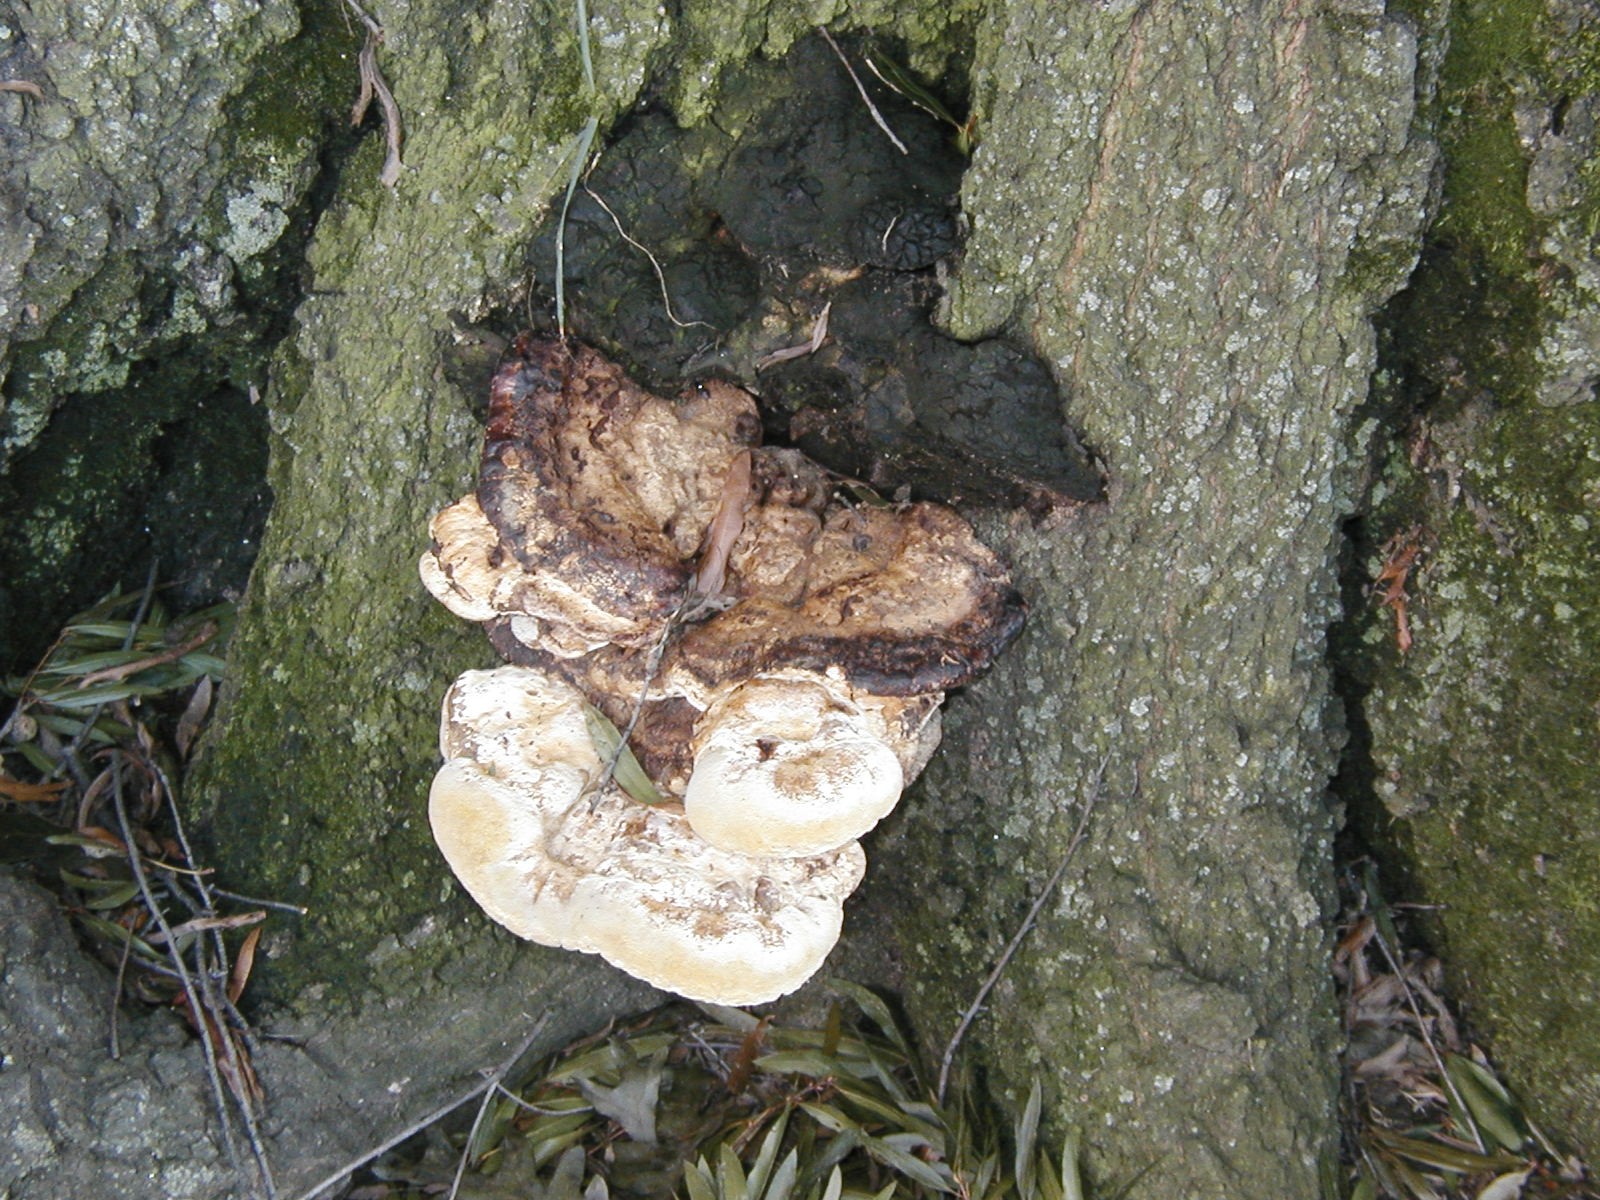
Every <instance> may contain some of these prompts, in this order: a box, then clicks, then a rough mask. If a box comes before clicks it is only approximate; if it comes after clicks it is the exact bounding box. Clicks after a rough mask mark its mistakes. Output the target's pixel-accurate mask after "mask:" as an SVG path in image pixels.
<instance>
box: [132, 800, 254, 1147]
mask: <svg viewBox="0 0 1600 1200" xmlns="http://www.w3.org/2000/svg"><path fill="white" fill-rule="evenodd" d="M111 800H112V804H113V805H114V806H115V808H116V813H117V824H118V825H119V826H121V829H122V840H123V843H124V844H125V845H126V846H127V847H128V865H129V866H130V867H131V868H132V869H133V878H134V881H135V882H136V883H137V884H138V885H139V894H140V895H141V896H143V897H144V903H145V907H146V908H147V909H149V910H150V915H151V916H153V917H154V918H155V922H156V924H157V925H158V926H160V928H161V931H162V932H163V933H165V934H166V935H167V954H168V956H169V958H170V960H171V962H172V965H173V967H174V968H175V969H176V970H177V972H178V978H179V980H180V981H182V983H183V994H184V997H185V998H186V999H187V1000H188V1002H189V1011H190V1012H191V1013H193V1014H195V1017H196V1019H197V1020H198V1019H199V1018H200V1014H201V1013H202V1012H203V1011H204V1010H203V1009H202V1008H201V1007H200V994H199V992H198V991H197V990H196V988H195V984H194V980H193V979H192V978H191V977H190V975H189V968H188V967H187V966H185V965H184V961H183V955H181V954H180V953H178V948H177V946H176V945H175V944H174V943H173V941H172V928H171V926H169V925H168V924H167V916H166V914H165V913H164V912H162V911H161V906H160V905H159V904H157V903H156V898H155V894H154V893H153V892H152V891H151V890H150V880H149V878H148V877H147V876H146V875H145V873H144V864H143V863H142V862H141V861H140V860H139V848H138V846H137V845H135V844H134V840H133V827H132V825H130V824H129V822H128V812H127V808H126V806H125V805H124V804H123V802H122V772H121V771H117V772H116V773H115V774H114V775H113V776H112V784H111ZM200 1048H201V1050H202V1051H203V1052H204V1054H205V1060H206V1078H207V1079H208V1080H210V1083H211V1099H212V1101H213V1102H214V1103H215V1105H216V1109H217V1121H218V1123H219V1124H220V1125H221V1127H222V1144H223V1146H224V1147H225V1148H226V1149H227V1151H228V1161H229V1162H231V1163H232V1164H233V1170H234V1173H235V1174H236V1175H238V1176H239V1177H240V1178H241V1179H242V1178H243V1177H244V1166H243V1164H242V1163H241V1162H240V1161H239V1146H238V1143H237V1142H235V1141H234V1137H233V1121H232V1119H231V1118H230V1117H229V1115H228V1097H227V1094H226V1093H225V1092H224V1091H223V1086H222V1074H221V1072H220V1071H218V1070H217V1056H216V1051H215V1050H214V1049H213V1047H212V1045H211V1039H210V1038H209V1037H207V1036H206V1034H205V1030H204V1029H202V1030H200Z"/></svg>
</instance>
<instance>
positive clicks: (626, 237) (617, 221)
mask: <svg viewBox="0 0 1600 1200" xmlns="http://www.w3.org/2000/svg"><path fill="white" fill-rule="evenodd" d="M596 161H597V162H598V159H596ZM583 190H584V191H585V192H586V193H587V194H588V196H589V199H591V200H593V201H594V202H595V203H596V204H598V205H599V206H600V208H601V210H602V211H603V212H604V213H605V214H606V216H608V217H610V218H611V223H612V224H613V225H615V226H616V227H617V234H618V236H620V237H621V238H622V240H623V241H625V242H627V243H628V245H630V246H632V247H633V248H634V249H635V250H637V251H638V252H639V253H640V254H642V255H644V256H645V257H646V258H647V259H649V260H650V269H651V270H653V271H654V272H655V273H656V285H657V286H658V287H659V288H660V289H661V307H662V308H663V309H665V310H666V314H667V320H669V321H671V322H672V323H673V324H674V325H676V326H677V327H678V328H679V329H692V328H694V327H695V326H696V325H698V326H700V327H701V328H702V329H710V328H711V325H710V323H709V322H706V321H681V320H679V319H678V315H677V314H676V313H674V312H673V311H672V297H671V296H670V295H669V294H668V293H667V276H666V272H664V271H663V270H662V269H661V263H660V261H659V260H658V259H657V258H656V256H655V255H654V254H652V253H650V247H648V246H646V245H645V244H644V243H643V242H641V241H639V240H638V239H637V238H634V237H633V236H631V235H630V234H629V233H628V231H627V230H626V229H624V228H623V227H622V219H621V218H620V217H618V216H617V214H616V213H614V212H613V211H612V210H611V206H610V205H609V204H607V203H606V202H605V201H604V200H602V199H601V198H600V197H599V195H598V194H597V193H596V192H595V191H594V190H593V189H592V188H590V187H589V186H588V185H587V184H585V185H584V188H583Z"/></svg>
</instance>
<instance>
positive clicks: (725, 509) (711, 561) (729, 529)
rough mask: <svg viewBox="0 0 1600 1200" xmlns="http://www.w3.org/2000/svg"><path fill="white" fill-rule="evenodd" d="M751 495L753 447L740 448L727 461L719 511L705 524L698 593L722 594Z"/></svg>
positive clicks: (696, 576) (695, 584) (697, 586)
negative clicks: (730, 557)
mask: <svg viewBox="0 0 1600 1200" xmlns="http://www.w3.org/2000/svg"><path fill="white" fill-rule="evenodd" d="M749 498H750V451H748V450H741V451H740V452H739V453H738V454H736V455H734V458H733V461H732V462H731V463H729V464H728V473H727V474H726V475H725V476H723V479H722V495H721V497H720V498H719V499H718V501H717V511H716V515H715V516H713V517H712V518H711V524H710V525H708V526H707V527H706V536H705V544H704V547H703V549H702V550H701V553H700V569H699V570H698V571H696V572H695V577H694V592H695V594H696V595H697V596H703V597H711V596H717V595H720V594H721V592H722V585H723V584H724V583H726V582H727V572H728V556H729V555H730V554H732V553H733V544H734V543H735V542H737V541H738V540H739V534H740V533H741V532H743V530H744V506H745V502H746V501H747V500H749Z"/></svg>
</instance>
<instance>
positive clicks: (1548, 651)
mask: <svg viewBox="0 0 1600 1200" xmlns="http://www.w3.org/2000/svg"><path fill="white" fill-rule="evenodd" d="M1597 21H1600V10H1597V8H1596V6H1595V5H1594V4H1592V3H1565V2H1556V3H1549V4H1545V3H1529V4H1517V5H1495V6H1468V7H1464V8H1461V9H1459V10H1458V11H1457V13H1456V14H1455V16H1454V18H1453V29H1452V48H1451V60H1450V61H1449V62H1448V63H1447V64H1446V69H1445V72H1444V88H1445V91H1444V95H1443V97H1442V98H1443V99H1444V100H1445V101H1446V115H1445V117H1444V120H1443V126H1442V129H1441V139H1442V141H1443V144H1444V146H1445V147H1446V149H1447V151H1448V154H1449V158H1448V161H1447V168H1446V174H1445V180H1444V204H1443V208H1442V210H1441V212H1440V215H1439V219H1438V221H1437V223H1436V226H1435V230H1434V235H1433V239H1432V240H1433V243H1434V245H1433V247H1432V249H1431V250H1430V252H1429V254H1428V256H1427V258H1426V259H1425V261H1424V264H1423V266H1422V268H1421V269H1419V271H1418V274H1417V278H1416V281H1415V283H1414V286H1413V289H1412V293H1411V295H1410V296H1409V298H1408V302H1407V304H1406V305H1405V306H1403V307H1401V308H1399V309H1398V310H1397V311H1396V312H1395V313H1394V314H1393V316H1392V318H1391V322H1390V324H1391V327H1392V332H1391V338H1392V341H1393V343H1394V345H1395V347H1396V349H1395V352H1394V353H1393V354H1392V355H1391V356H1390V357H1391V359H1392V363H1391V369H1390V370H1389V371H1387V372H1386V373H1385V375H1384V377H1383V384H1384V392H1385V394H1386V395H1387V396H1388V397H1389V398H1390V399H1391V401H1392V403H1394V404H1395V405H1396V406H1397V408H1398V410H1399V411H1400V412H1401V413H1402V415H1403V422H1402V427H1401V428H1399V429H1397V430H1396V431H1395V432H1396V436H1395V437H1394V438H1393V440H1392V442H1391V443H1389V444H1388V445H1387V446H1386V447H1385V452H1384V455H1383V458H1382V462H1381V464H1380V470H1379V475H1378V479H1377V483H1376V485H1375V488H1374V495H1373V501H1372V506H1371V507H1372V511H1371V513H1370V515H1369V517H1368V518H1367V526H1368V540H1367V545H1366V552H1367V553H1366V561H1365V562H1364V563H1363V564H1362V566H1363V568H1364V570H1365V574H1366V577H1367V578H1372V577H1373V576H1374V575H1375V574H1376V572H1377V570H1378V569H1379V567H1380V566H1381V564H1382V562H1383V560H1384V558H1385V557H1386V555H1385V554H1384V552H1383V544H1384V543H1385V542H1386V541H1387V540H1388V539H1389V538H1391V537H1392V536H1394V535H1400V536H1401V537H1405V536H1406V535H1407V534H1408V533H1409V532H1411V531H1413V530H1415V540H1416V542H1417V544H1418V545H1420V546H1421V548H1422V550H1423V557H1422V558H1421V560H1420V570H1419V571H1417V572H1416V573H1415V574H1414V575H1413V576H1412V578H1411V580H1410V582H1409V586H1408V594H1409V602H1408V610H1407V611H1408V616H1409V622H1410V629H1411V635H1412V638H1413V639H1414V640H1413V643H1412V645H1411V648H1410V649H1409V651H1408V652H1406V653H1403V654H1402V653H1401V652H1400V650H1399V648H1398V646H1397V642H1396V627H1395V624H1394V618H1393V616H1392V614H1390V613H1387V612H1370V611H1369V612H1368V613H1366V614H1365V615H1364V616H1363V617H1362V618H1361V619H1359V620H1356V621H1353V622H1352V630H1351V632H1352V634H1353V635H1355V640H1356V642H1357V647H1356V649H1355V650H1354V651H1353V652H1352V654H1351V655H1350V656H1349V659H1350V666H1349V669H1350V671H1351V675H1352V679H1353V681H1354V683H1355V684H1356V686H1357V688H1358V689H1359V690H1360V692H1361V710H1360V711H1361V714H1362V716H1363V718H1364V721H1365V726H1366V734H1367V741H1366V743H1365V745H1364V746H1363V750H1364V752H1365V755H1366V756H1367V757H1366V761H1365V763H1364V764H1363V765H1364V767H1365V770H1366V771H1367V773H1368V774H1369V776H1370V780H1371V784H1372V787H1373V790H1374V792H1375V794H1376V797H1377V799H1378V800H1379V801H1380V802H1381V806H1382V807H1381V808H1379V809H1378V810H1377V811H1374V812H1368V813H1366V814H1364V817H1365V824H1366V825H1367V826H1368V827H1369V828H1370V829H1371V830H1372V831H1373V840H1374V841H1375V843H1376V844H1378V845H1379V846H1383V847H1388V850H1387V852H1386V853H1385V858H1386V861H1387V864H1388V865H1390V866H1391V867H1394V868H1395V869H1396V870H1395V881H1394V883H1393V884H1391V891H1392V892H1400V893H1401V894H1403V895H1404V898H1405V899H1407V900H1411V901H1417V902H1422V903H1424V904H1427V905H1430V906H1437V911H1435V912H1434V913H1433V914H1432V916H1431V919H1430V920H1429V922H1428V929H1427V933H1428V935H1429V936H1430V937H1431V939H1432V940H1433V941H1434V942H1435V943H1436V946H1437V948H1438V949H1439V951H1440V952H1441V955H1442V957H1443V959H1444V962H1445V964H1446V966H1447V969H1448V970H1449V971H1450V972H1451V985H1452V987H1453V988H1454V989H1456V990H1457V991H1458V993H1459V995H1460V997H1461V999H1462V1001H1463V1004H1464V1008H1465V1012H1466V1015H1467V1017H1468V1018H1469V1020H1470V1021H1471V1023H1472V1027H1473V1029H1474V1030H1475V1031H1476V1033H1477V1035H1478V1036H1480V1037H1483V1038H1484V1039H1485V1040H1486V1041H1487V1044H1488V1046H1489V1049H1490V1051H1491V1053H1493V1054H1494V1055H1495V1057H1496V1061H1497V1063H1498V1065H1499V1066H1500V1067H1501V1068H1502V1069H1503V1071H1504V1072H1505V1074H1506V1077H1507V1078H1508V1080H1509V1081H1510V1083H1511V1084H1512V1086H1513V1088H1514V1089H1515V1090H1517V1091H1518V1092H1519V1094H1520V1096H1521V1098H1522V1100H1523V1102H1524V1103H1525V1104H1527V1105H1528V1107H1529V1110H1530V1112H1531V1114H1532V1115H1533V1116H1534V1118H1535V1119H1536V1120H1539V1121H1540V1122H1541V1123H1543V1124H1544V1125H1545V1126H1546V1127H1547V1128H1548V1130H1549V1131H1550V1132H1552V1133H1553V1134H1555V1135H1556V1136H1557V1137H1558V1138H1565V1139H1570V1140H1571V1142H1572V1143H1574V1144H1575V1145H1576V1146H1577V1147H1580V1148H1587V1147H1593V1146H1595V1145H1597V1144H1600V1116H1597V1114H1600V1023H1597V1021H1596V1018H1595V1014H1594V1006H1593V1004H1592V1001H1591V998H1590V996H1589V991H1590V989H1589V988H1588V987H1587V985H1586V984H1585V983H1582V982H1580V981H1586V980H1590V979H1593V978H1594V976H1595V974H1596V972H1597V971H1600V906H1597V905H1596V901H1595V897H1596V896H1597V895H1600V837H1597V835H1596V830H1595V822H1594V819H1593V811H1594V802H1593V795H1594V791H1595V783H1596V780H1597V779H1600V739H1597V738H1596V736H1595V731H1596V710H1595V697H1596V696H1597V695H1600V667H1597V665H1596V664H1597V655H1596V650H1597V649H1600V595H1597V589H1596V583H1595V578H1596V577H1595V566H1594V564H1595V562H1596V561H1597V557H1600V535H1597V530H1600V466H1597V462H1596V450H1595V447H1596V446H1597V445H1600V405H1597V401H1596V384H1597V380H1600V358H1597V347H1600V270H1597V267H1596V259H1595V254H1594V214H1595V213H1597V212H1600V178H1597V176H1596V173H1595V166H1594V164H1595V163H1596V162H1597V161H1600V159H1597V158H1596V151H1597V149H1600V142H1597V139H1596V132H1595V131H1596V118H1597V115H1600V41H1597V40H1596V37H1595V32H1594V31H1595V29H1596V28H1597V24H1596V22H1597ZM1391 898H1394V897H1393V896H1391Z"/></svg>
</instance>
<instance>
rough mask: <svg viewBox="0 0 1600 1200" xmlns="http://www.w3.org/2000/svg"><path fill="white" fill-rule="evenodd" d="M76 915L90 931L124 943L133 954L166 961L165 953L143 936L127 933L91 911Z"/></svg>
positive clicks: (159, 961) (118, 943)
mask: <svg viewBox="0 0 1600 1200" xmlns="http://www.w3.org/2000/svg"><path fill="white" fill-rule="evenodd" d="M77 917H78V920H80V921H82V922H83V925H84V928H86V929H88V930H89V931H90V932H91V933H97V934H99V935H100V936H101V937H105V938H109V939H110V940H111V941H113V942H115V943H116V944H117V945H119V946H121V945H124V944H126V945H127V946H128V947H129V949H130V950H131V951H132V952H133V953H134V954H137V955H140V956H141V957H143V958H147V959H149V960H150V961H151V962H158V963H165V962H166V961H167V956H166V955H165V954H163V953H161V952H160V951H159V950H157V949H156V948H155V947H154V946H152V945H151V944H150V943H149V942H147V941H145V940H144V939H143V938H141V937H136V936H135V935H133V934H131V933H129V932H128V931H127V930H126V929H124V928H123V927H122V926H121V925H118V924H117V923H116V922H114V921H108V920H106V919H105V918H104V917H97V916H95V915H94V914H93V913H78V914H77Z"/></svg>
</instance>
